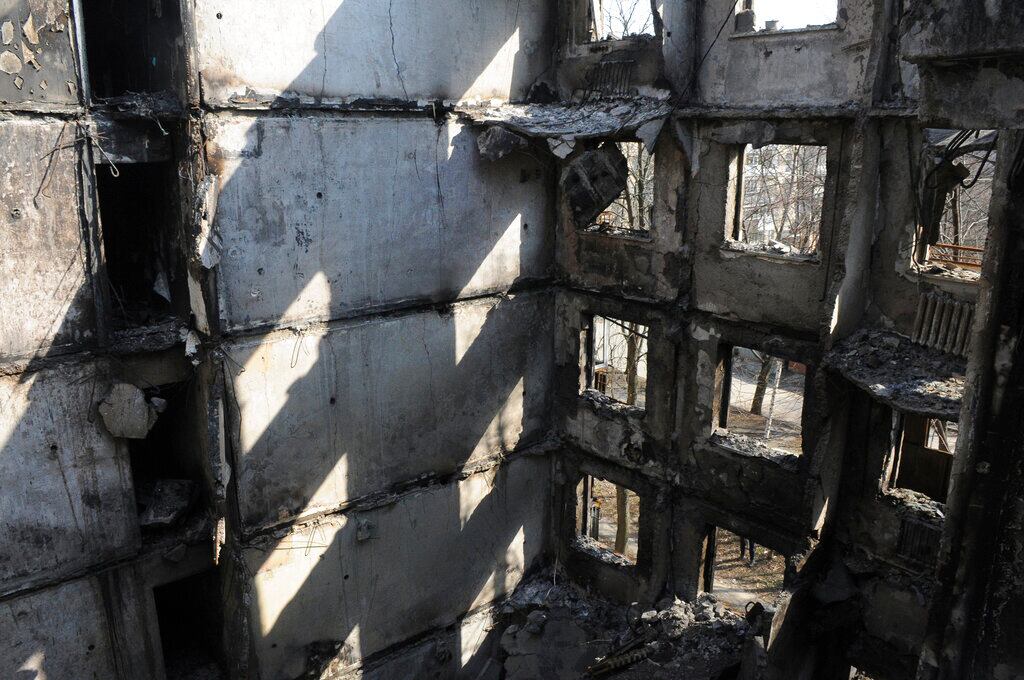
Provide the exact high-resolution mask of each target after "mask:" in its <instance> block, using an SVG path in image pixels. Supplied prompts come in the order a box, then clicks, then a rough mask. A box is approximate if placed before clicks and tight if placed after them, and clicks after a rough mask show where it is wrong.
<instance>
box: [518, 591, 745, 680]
mask: <svg viewBox="0 0 1024 680" xmlns="http://www.w3.org/2000/svg"><path fill="white" fill-rule="evenodd" d="M502 613H503V614H505V615H507V616H508V617H509V620H511V621H513V623H512V624H511V625H509V626H508V627H507V628H506V629H505V631H504V633H503V635H502V638H501V646H502V650H503V653H504V655H505V658H504V670H505V677H506V678H507V680H525V679H526V678H531V679H532V678H629V679H631V680H632V679H636V680H639V679H640V678H644V679H645V680H647V679H651V678H654V679H659V678H666V679H667V678H687V679H688V680H715V679H717V678H720V677H723V676H724V677H731V676H730V675H729V674H731V673H733V672H735V670H736V669H737V667H738V665H739V663H740V658H741V654H742V650H743V647H744V645H745V644H746V643H747V642H748V640H750V638H752V637H753V636H754V633H755V630H754V628H753V627H752V626H750V625H748V623H747V622H746V621H745V620H744V619H743V618H742V617H741V616H739V615H738V614H735V613H733V612H730V611H729V610H727V609H726V608H725V607H724V606H723V605H722V603H720V602H718V601H717V600H716V599H715V598H714V596H712V595H707V594H704V595H701V596H700V597H699V598H698V599H697V600H696V601H694V602H693V603H688V602H683V601H681V600H676V599H670V598H666V599H664V600H662V601H660V602H659V603H658V605H657V606H656V607H653V608H650V609H648V610H644V609H642V608H640V607H638V606H637V605H635V604H634V605H631V606H628V607H627V606H622V605H616V604H613V603H610V602H608V601H606V600H604V599H602V598H600V597H597V596H595V595H592V594H590V593H588V592H586V591H584V590H583V589H582V588H580V587H578V586H576V585H575V584H573V583H571V582H568V581H565V580H564V576H563V575H562V574H560V573H559V574H558V575H557V578H556V579H553V578H552V577H551V576H550V575H549V574H545V575H543V576H535V577H534V578H532V579H528V580H527V581H525V582H523V583H522V584H521V585H520V586H519V587H518V588H517V589H516V590H515V592H514V593H513V594H512V595H511V596H510V597H509V598H508V600H506V603H505V604H504V606H503V608H502Z"/></svg>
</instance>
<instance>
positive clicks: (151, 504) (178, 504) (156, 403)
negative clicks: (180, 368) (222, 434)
mask: <svg viewBox="0 0 1024 680" xmlns="http://www.w3.org/2000/svg"><path fill="white" fill-rule="evenodd" d="M144 391H145V395H146V403H147V406H148V408H149V409H150V410H151V412H152V413H153V414H154V416H155V421H154V422H153V425H152V427H150V429H149V433H148V434H147V435H146V436H145V437H144V438H138V439H128V440H127V441H128V451H129V453H130V459H131V471H132V482H133V485H134V487H135V501H136V506H137V510H138V513H139V526H140V527H141V528H142V530H143V532H144V533H152V532H156V531H160V530H164V529H173V528H175V527H180V526H181V525H182V524H183V523H184V521H185V520H186V519H187V518H188V517H190V513H191V511H193V510H194V509H197V508H198V506H199V503H198V502H197V501H198V495H199V492H200V487H199V483H198V480H199V479H200V478H201V474H202V471H201V461H200V460H199V452H198V451H197V450H196V448H195V446H194V444H192V442H191V441H190V440H189V439H188V433H189V427H190V423H189V409H190V408H191V407H192V406H193V404H192V402H191V398H192V396H193V394H194V393H193V392H192V391H191V390H189V389H188V386H187V384H186V383H173V384H170V385H162V386H158V387H151V388H148V389H146V390H144Z"/></svg>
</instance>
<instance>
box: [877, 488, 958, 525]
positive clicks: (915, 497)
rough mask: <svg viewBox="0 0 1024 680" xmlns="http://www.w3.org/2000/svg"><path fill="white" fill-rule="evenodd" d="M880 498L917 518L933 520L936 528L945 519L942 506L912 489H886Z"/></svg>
mask: <svg viewBox="0 0 1024 680" xmlns="http://www.w3.org/2000/svg"><path fill="white" fill-rule="evenodd" d="M882 498H883V499H885V500H887V501H888V502H889V503H890V504H891V505H892V506H893V507H896V508H898V509H900V510H908V511H910V513H911V514H912V515H914V516H915V517H917V518H931V519H933V520H934V521H935V522H936V526H941V523H942V521H943V520H944V519H945V517H946V513H945V505H944V504H942V503H940V502H938V501H936V500H932V499H931V498H929V497H928V496H926V495H924V494H923V493H920V492H918V491H914V490H913V489H903V488H900V487H896V488H894V489H888V490H886V492H885V493H884V494H882Z"/></svg>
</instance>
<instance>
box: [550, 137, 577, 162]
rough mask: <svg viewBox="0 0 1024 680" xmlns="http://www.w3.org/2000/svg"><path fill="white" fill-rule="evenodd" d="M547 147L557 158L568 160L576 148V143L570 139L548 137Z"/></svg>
mask: <svg viewBox="0 0 1024 680" xmlns="http://www.w3.org/2000/svg"><path fill="white" fill-rule="evenodd" d="M548 147H549V148H550V149H551V153H553V154H555V155H556V156H558V157H559V158H568V157H569V154H571V153H572V151H573V149H575V148H576V142H575V141H574V140H572V139H565V138H557V137H550V138H548Z"/></svg>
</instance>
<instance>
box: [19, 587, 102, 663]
mask: <svg viewBox="0 0 1024 680" xmlns="http://www.w3.org/2000/svg"><path fill="white" fill-rule="evenodd" d="M111 643H112V640H111V638H110V635H109V631H108V628H107V621H106V614H105V607H104V604H103V595H102V591H101V588H100V585H99V582H98V581H97V580H94V579H87V580H80V581H71V582H69V583H65V584H63V585H61V586H58V587H56V588H52V589H48V590H43V591H39V592H36V593H33V594H31V595H27V596H25V597H21V598H18V599H15V600H11V601H8V602H4V603H3V604H0V677H3V678H19V679H20V678H26V679H29V678H39V679H43V678H53V679H54V680H56V679H57V678H118V677H119V676H118V673H117V670H116V669H117V667H116V664H115V660H114V659H115V652H114V649H113V648H112V646H111Z"/></svg>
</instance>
